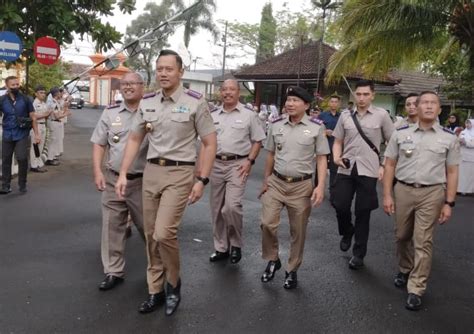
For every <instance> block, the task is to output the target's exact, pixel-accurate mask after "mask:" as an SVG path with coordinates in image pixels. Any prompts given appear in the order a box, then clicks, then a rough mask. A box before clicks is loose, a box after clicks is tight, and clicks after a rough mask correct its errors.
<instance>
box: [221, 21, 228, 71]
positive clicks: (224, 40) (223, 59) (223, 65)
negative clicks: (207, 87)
mask: <svg viewBox="0 0 474 334" xmlns="http://www.w3.org/2000/svg"><path fill="white" fill-rule="evenodd" d="M222 42H223V43H224V52H223V55H222V79H224V74H225V58H226V52H227V21H225V28H224V36H222Z"/></svg>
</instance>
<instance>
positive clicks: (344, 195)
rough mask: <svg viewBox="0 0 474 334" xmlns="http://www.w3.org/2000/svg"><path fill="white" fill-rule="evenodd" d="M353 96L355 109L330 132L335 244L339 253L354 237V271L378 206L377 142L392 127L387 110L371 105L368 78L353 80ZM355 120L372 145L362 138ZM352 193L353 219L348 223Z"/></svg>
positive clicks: (361, 260)
mask: <svg viewBox="0 0 474 334" xmlns="http://www.w3.org/2000/svg"><path fill="white" fill-rule="evenodd" d="M354 95H355V96H354V97H355V99H356V106H357V108H356V110H355V111H352V112H351V111H348V110H346V111H344V112H342V113H341V116H340V117H339V120H338V122H337V125H336V128H335V129H334V132H333V133H332V135H333V136H334V138H335V140H334V145H333V149H332V152H333V157H334V163H335V164H336V165H338V166H339V168H338V171H337V173H338V174H337V179H336V183H335V185H334V189H333V192H332V199H331V203H332V205H333V206H334V208H335V209H336V216H337V223H338V227H339V234H340V235H341V236H342V238H341V241H340V243H339V247H340V249H341V250H342V251H343V252H346V251H348V250H349V249H350V248H351V244H352V236H354V241H355V242H354V247H353V249H352V255H353V256H352V257H351V259H350V260H349V268H350V269H354V270H357V269H360V268H362V267H363V266H364V257H365V255H366V254H367V242H368V239H369V224H370V214H371V212H372V210H375V209H376V208H378V198H377V188H376V186H377V179H379V180H381V179H382V176H383V166H382V164H381V162H380V158H379V152H378V151H380V144H381V143H382V142H385V141H388V140H389V139H390V136H391V135H392V133H393V130H394V127H393V123H392V120H391V119H390V116H389V114H388V113H387V111H385V110H384V109H382V108H377V107H375V106H373V105H372V101H373V100H374V98H375V92H374V84H373V83H372V82H371V81H367V80H360V81H359V82H357V83H356V89H355V94H354ZM356 121H357V122H358V123H359V125H360V127H361V130H362V132H363V133H364V134H365V136H366V137H367V138H368V139H369V140H370V142H371V143H372V145H373V148H371V146H370V145H369V144H368V143H367V142H366V141H365V140H364V139H363V137H362V135H361V134H360V132H359V131H358V129H357V126H356V123H355V122H356ZM374 148H375V149H374ZM344 161H345V163H344ZM354 195H355V196H356V199H355V205H354V207H355V212H354V213H355V222H354V224H352V212H351V207H352V200H353V198H354Z"/></svg>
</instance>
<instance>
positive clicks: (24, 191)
mask: <svg viewBox="0 0 474 334" xmlns="http://www.w3.org/2000/svg"><path fill="white" fill-rule="evenodd" d="M19 190H20V192H21V193H22V194H26V192H27V191H28V189H27V188H26V186H20V189H19Z"/></svg>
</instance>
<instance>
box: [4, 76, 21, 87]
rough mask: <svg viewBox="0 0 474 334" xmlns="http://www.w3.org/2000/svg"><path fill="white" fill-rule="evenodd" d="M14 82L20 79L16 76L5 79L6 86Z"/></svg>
mask: <svg viewBox="0 0 474 334" xmlns="http://www.w3.org/2000/svg"><path fill="white" fill-rule="evenodd" d="M12 80H18V77H16V76H14V75H10V76H9V77H7V78H6V79H5V85H6V84H8V82H9V81H12Z"/></svg>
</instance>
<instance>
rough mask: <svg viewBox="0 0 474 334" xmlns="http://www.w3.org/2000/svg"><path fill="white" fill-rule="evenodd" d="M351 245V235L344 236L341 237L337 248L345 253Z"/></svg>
mask: <svg viewBox="0 0 474 334" xmlns="http://www.w3.org/2000/svg"><path fill="white" fill-rule="evenodd" d="M351 244H352V234H350V235H345V236H343V237H342V239H341V242H340V243H339V247H340V248H341V250H342V251H343V252H347V251H348V250H349V249H350V248H351Z"/></svg>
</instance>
